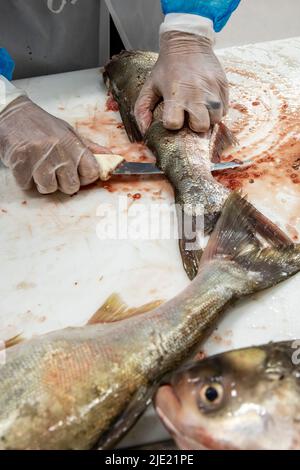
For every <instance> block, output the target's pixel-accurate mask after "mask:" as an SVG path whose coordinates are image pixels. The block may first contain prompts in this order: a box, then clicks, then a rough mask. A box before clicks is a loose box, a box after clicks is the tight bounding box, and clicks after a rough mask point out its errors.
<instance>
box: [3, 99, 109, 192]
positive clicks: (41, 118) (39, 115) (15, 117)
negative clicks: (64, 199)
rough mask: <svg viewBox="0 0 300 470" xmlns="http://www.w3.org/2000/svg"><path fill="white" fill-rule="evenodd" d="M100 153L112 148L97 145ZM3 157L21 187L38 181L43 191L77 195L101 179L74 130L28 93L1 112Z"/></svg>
mask: <svg viewBox="0 0 300 470" xmlns="http://www.w3.org/2000/svg"><path fill="white" fill-rule="evenodd" d="M97 153H109V150H107V149H104V148H99V147H98V148H97ZM0 159H1V160H2V162H3V163H4V165H6V166H7V167H9V168H10V169H11V170H12V172H13V174H14V176H15V178H16V180H17V183H18V184H19V185H20V186H21V188H23V189H29V188H30V187H31V186H32V185H33V184H35V185H36V187H37V189H38V191H39V192H40V193H42V194H49V193H53V192H55V191H56V190H57V189H59V190H60V191H62V192H63V193H66V194H74V193H76V192H77V191H78V190H79V188H80V185H82V186H84V185H87V184H90V183H92V182H93V181H96V180H97V179H98V178H99V166H98V164H97V162H96V160H95V158H94V156H93V154H92V153H91V152H90V150H88V148H87V147H86V145H85V144H84V142H83V140H82V139H81V138H80V137H79V136H78V134H77V133H76V132H75V130H74V129H73V128H72V127H71V126H70V125H69V124H68V123H67V122H65V121H63V120H61V119H58V118H56V117H54V116H51V115H50V114H48V113H47V112H46V111H44V110H43V109H41V108H40V107H39V106H37V105H36V104H34V103H33V102H32V101H31V100H30V99H29V98H27V97H26V96H20V97H18V98H17V99H15V100H14V101H12V102H11V103H10V104H9V105H8V106H7V107H6V108H4V110H3V111H2V112H1V113H0Z"/></svg>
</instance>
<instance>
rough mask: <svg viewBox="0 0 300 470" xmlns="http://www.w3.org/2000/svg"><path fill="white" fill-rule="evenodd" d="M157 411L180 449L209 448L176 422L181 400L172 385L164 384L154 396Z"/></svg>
mask: <svg viewBox="0 0 300 470" xmlns="http://www.w3.org/2000/svg"><path fill="white" fill-rule="evenodd" d="M154 406H155V409H156V412H157V414H158V416H159V418H160V419H161V421H162V423H163V424H164V426H165V427H166V429H167V430H168V431H169V432H170V434H171V435H172V436H173V438H174V439H175V441H176V442H177V444H178V446H179V447H180V449H183V450H208V448H207V447H205V446H203V445H202V444H201V443H199V442H198V441H196V440H194V439H192V438H191V437H189V436H187V435H186V434H185V433H184V431H183V430H180V429H178V427H177V426H176V424H175V421H176V414H177V413H178V411H179V409H180V408H181V402H180V399H179V397H178V396H177V395H176V393H175V391H174V389H173V388H172V386H171V385H162V386H161V387H160V388H159V389H158V391H157V393H156V395H155V398H154Z"/></svg>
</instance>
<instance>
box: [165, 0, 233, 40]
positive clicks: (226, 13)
mask: <svg viewBox="0 0 300 470" xmlns="http://www.w3.org/2000/svg"><path fill="white" fill-rule="evenodd" d="M240 1H241V0H161V3H162V8H163V12H164V14H165V15H167V14H168V13H190V14H192V15H199V16H205V17H206V18H209V19H211V20H212V21H213V23H214V30H215V31H216V32H217V33H218V32H219V31H221V29H222V28H223V27H224V26H225V24H226V23H227V21H228V20H229V18H230V16H231V14H232V13H233V12H234V10H235V9H236V8H237V7H238V6H239V3H240Z"/></svg>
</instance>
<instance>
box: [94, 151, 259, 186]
mask: <svg viewBox="0 0 300 470" xmlns="http://www.w3.org/2000/svg"><path fill="white" fill-rule="evenodd" d="M95 158H96V160H97V162H98V165H99V171H100V179H101V180H102V181H107V180H109V179H110V178H111V176H121V175H123V176H141V175H142V176H143V175H144V176H155V175H163V174H164V172H163V171H162V170H160V169H159V168H158V167H157V166H156V165H155V164H154V163H141V162H127V161H126V160H125V159H124V157H122V156H120V155H112V154H105V155H100V154H99V155H98V154H95ZM251 164H252V162H251V161H250V160H247V161H244V162H237V161H231V162H220V163H214V164H213V165H212V172H215V171H224V170H234V169H236V168H244V167H247V166H249V165H251Z"/></svg>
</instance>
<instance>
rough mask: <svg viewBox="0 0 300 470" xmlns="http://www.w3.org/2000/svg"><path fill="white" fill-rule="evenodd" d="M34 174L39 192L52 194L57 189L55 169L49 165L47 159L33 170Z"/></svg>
mask: <svg viewBox="0 0 300 470" xmlns="http://www.w3.org/2000/svg"><path fill="white" fill-rule="evenodd" d="M32 176H33V181H34V182H35V184H36V187H37V190H38V191H39V193H41V194H51V193H55V191H57V179H56V175H55V169H54V168H53V167H51V166H50V165H49V162H48V161H47V160H44V161H43V162H42V163H40V164H39V165H38V166H37V168H36V169H34V170H33V175H32Z"/></svg>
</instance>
